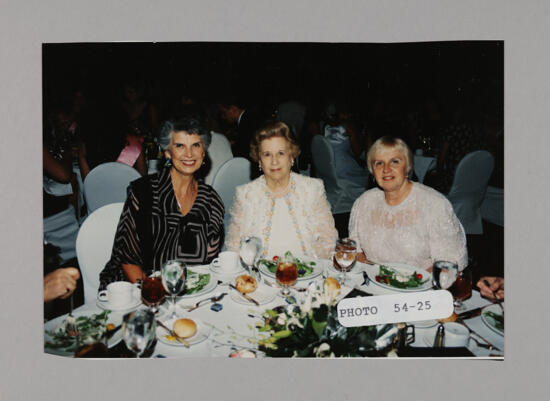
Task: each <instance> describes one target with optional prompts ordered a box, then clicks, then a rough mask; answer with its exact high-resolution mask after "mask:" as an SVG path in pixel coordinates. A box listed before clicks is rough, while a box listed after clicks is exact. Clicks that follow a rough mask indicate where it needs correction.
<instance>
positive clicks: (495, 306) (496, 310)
mask: <svg viewBox="0 0 550 401" xmlns="http://www.w3.org/2000/svg"><path fill="white" fill-rule="evenodd" d="M485 312H493V313H496V314H497V315H502V309H500V306H498V304H492V305H489V306H486V307H485V308H483V310H482V311H481V320H482V321H483V323H485V324H486V325H487V327H489V328H490V329H491V330H493V331H494V332H495V333H497V334H500V335H501V336H503V335H504V330H502V329H499V328H497V327H496V322H495V319H493V318H492V317H490V316H485Z"/></svg>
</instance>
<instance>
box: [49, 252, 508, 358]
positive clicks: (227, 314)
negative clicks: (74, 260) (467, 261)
mask: <svg viewBox="0 0 550 401" xmlns="http://www.w3.org/2000/svg"><path fill="white" fill-rule="evenodd" d="M323 263H325V264H328V263H330V262H329V261H328V260H327V261H323ZM193 270H195V271H197V272H203V273H205V272H209V273H211V274H212V278H211V279H213V280H216V281H217V282H218V283H219V281H221V282H222V284H219V285H217V286H216V287H215V288H214V289H213V290H212V291H210V292H209V293H207V294H201V295H199V296H194V297H189V298H184V299H180V300H179V301H178V303H177V305H178V306H177V311H178V317H187V318H190V319H193V320H195V321H198V322H199V325H200V322H202V323H203V325H202V327H208V328H209V337H208V339H207V340H205V341H202V342H200V343H197V344H193V345H191V346H190V347H189V348H186V347H183V346H181V345H168V344H165V343H163V342H161V341H157V343H156V346H155V349H154V351H153V353H152V357H158V358H163V357H166V358H186V357H228V356H229V354H231V353H232V352H233V351H235V350H242V349H247V348H251V349H254V348H255V344H254V343H251V342H250V341H248V338H249V337H254V336H255V335H256V334H257V330H256V328H255V323H256V322H259V321H260V319H261V315H262V314H263V312H264V311H265V310H266V309H272V308H274V307H277V306H280V305H285V304H286V303H285V300H284V298H283V297H282V296H280V295H279V293H278V292H279V289H278V288H273V287H268V286H265V284H262V285H264V286H265V287H264V288H262V291H263V292H264V293H266V294H272V295H274V298H273V300H272V301H270V302H268V303H266V304H262V305H260V306H256V305H254V304H252V303H250V304H248V303H246V302H245V303H246V304H244V303H240V302H237V301H236V300H237V299H239V296H238V295H236V294H235V293H234V294H231V293H230V291H234V290H231V289H229V287H228V286H227V285H225V284H224V283H227V282H229V281H233V279H234V277H235V274H233V275H218V274H215V273H213V272H212V271H211V270H210V269H209V267H208V266H201V267H196V266H194V267H193ZM361 270H362V269H361V267H360V266H359V267H358V266H356V267H355V268H354V271H352V272H350V273H348V278H350V284H349V285H350V286H349V287H347V286H345V287H343V288H342V293H341V294H340V296H341V297H344V296H345V295H346V294H347V293H349V292H350V291H352V290H353V288H352V287H351V285H352V284H353V287H354V288H356V289H360V290H362V291H364V292H367V293H370V294H372V295H374V296H376V295H385V294H392V293H395V292H392V291H391V290H388V289H386V288H383V287H381V286H379V285H377V284H375V283H374V282H372V281H371V282H370V283H368V285H361V282H362V281H363V276H362V275H361V274H360V273H361ZM325 275H327V270H326V269H325V270H324V271H323V274H322V275H319V276H318V277H317V278H316V279H315V280H317V281H319V282H320V281H321V280H323V276H325ZM329 275H331V276H332V275H333V274H330V273H329ZM266 278H267V279H268V280H272V278H269V277H265V276H264V279H266ZM218 280H219V281H218ZM311 281H312V280H309V281H307V280H305V281H300V282H298V283H297V286H307V285H308V283H309V282H311ZM222 292H227V293H228V295H226V296H225V297H224V298H223V299H222V300H221V301H220V303H221V304H222V305H223V309H222V310H221V311H219V312H216V311H214V310H212V309H210V306H211V304H210V303H206V304H205V305H204V306H201V307H199V308H198V309H196V310H194V311H192V312H187V311H186V310H185V309H183V308H182V305H193V304H195V303H196V302H197V301H198V300H201V299H206V298H209V297H212V296H213V295H216V294H220V293H222ZM303 294H304V293H303V292H301V293H300V292H294V295H295V298H296V300H297V301H298V303H299V302H300V300H301V299H303V297H304V295H303ZM251 295H254V293H252V294H251ZM241 302H242V301H241ZM167 304H168V302H165V303H164V304H163V305H162V306H161V308H160V311H159V316H158V319H160V320H161V321H162V320H164V319H165V318H167V317H166V316H167V315H168V310H167V307H166V305H167ZM490 304H491V302H489V301H488V300H486V299H484V298H482V297H481V296H480V295H479V292H478V291H475V290H474V291H472V296H471V297H470V298H469V299H468V300H466V301H464V304H463V305H462V307H461V309H460V310H457V313H458V312H464V311H468V310H471V309H474V308H478V307H484V306H486V305H490ZM98 305H99V304H98V303H88V304H84V305H82V306H81V307H79V308H78V309H76V310H75V311H74V314H75V316H78V315H79V314H84V315H90V314H94V313H99V312H101V311H102V309H101V308H100V307H99V306H98ZM139 307H140V308H145V306H143V305H140V306H139ZM125 313H128V311H123V312H114V311H112V312H111V314H110V320H111V321H113V322H115V323H120V322H121V321H122V318H123V315H124V314H125ZM65 318H66V315H64V316H60V317H58V318H56V319H53V320H51V321H49V322H46V323H45V329H46V330H52V329H55V328H56V327H59V326H60V325H61V324H62V323H63V321H64V320H65ZM465 322H466V323H467V324H468V326H469V327H470V328H471V329H472V330H473V331H475V332H477V333H478V334H479V335H481V336H483V338H485V339H486V340H487V341H488V342H490V343H491V344H492V345H493V346H494V347H496V348H498V350H495V349H493V350H488V349H485V348H481V347H478V346H477V345H476V344H475V342H473V341H471V342H470V345H469V347H468V349H469V350H470V351H471V352H472V354H473V355H475V356H476V357H488V356H491V357H496V358H502V357H503V355H504V354H503V351H504V337H503V336H501V335H499V334H497V333H495V332H494V331H493V330H491V329H490V328H489V327H488V326H486V325H485V323H484V322H482V319H481V317H480V316H476V317H474V318H471V319H467V320H465ZM408 324H411V323H408ZM425 326H430V327H425ZM436 327H437V325H436V322H435V321H433V324H431V325H430V324H426V322H423V323H417V324H416V326H415V341H414V342H413V343H412V344H410V346H412V347H428V346H429V345H428V344H429V342H430V340H432V341H433V338H434V336H435V331H436ZM45 339H46V336H45ZM480 341H481V340H480ZM481 342H483V341H481ZM45 352H46V353H52V354H56V353H57V352H56V351H54V350H51V349H45ZM256 354H257V356H259V357H262V356H263V353H262V352H256Z"/></svg>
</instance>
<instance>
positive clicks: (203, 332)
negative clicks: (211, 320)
mask: <svg viewBox="0 0 550 401" xmlns="http://www.w3.org/2000/svg"><path fill="white" fill-rule="evenodd" d="M176 320H178V318H174V319H168V320H164V321H162V323H163V324H164V325H165V326H166V327H174V322H175V321H176ZM193 321H194V322H195V324H196V325H197V332H196V333H195V334H194V335H193V337H189V338H186V339H185V340H186V341H187V342H188V343H189V345H195V344H198V343H200V342H203V341H204V340H206V339H207V338H208V336H209V335H210V326H208V325H206V324H205V323H204V322H203V321H202V320H199V319H193ZM156 334H157V338H158V340H159V341H160V342H161V343H163V344H166V345H173V346H175V347H185V345H184V344H182V343H180V342H179V341H178V340H176V339H174V340H169V339H168V338H167V337H166V336H169V335H170V332H169V331H168V330H166V329H165V328H163V327H161V326H157V329H156Z"/></svg>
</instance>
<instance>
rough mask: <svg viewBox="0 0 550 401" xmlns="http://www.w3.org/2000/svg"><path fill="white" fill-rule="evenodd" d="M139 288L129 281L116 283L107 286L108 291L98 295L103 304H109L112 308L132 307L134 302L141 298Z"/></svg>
mask: <svg viewBox="0 0 550 401" xmlns="http://www.w3.org/2000/svg"><path fill="white" fill-rule="evenodd" d="M139 296H140V291H139V288H138V287H137V286H136V285H134V284H132V283H129V282H128V281H115V282H114V283H111V284H109V285H107V289H106V290H103V291H100V292H99V293H98V294H97V299H99V300H100V301H102V302H109V306H110V307H112V308H122V307H124V306H127V305H130V304H131V303H132V301H133V300H134V299H136V298H139Z"/></svg>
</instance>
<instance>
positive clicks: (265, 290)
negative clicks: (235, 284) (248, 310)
mask: <svg viewBox="0 0 550 401" xmlns="http://www.w3.org/2000/svg"><path fill="white" fill-rule="evenodd" d="M229 295H230V297H231V299H232V300H233V301H235V302H237V303H238V304H242V305H248V306H256V304H255V303H253V302H250V301H249V300H248V299H246V298H244V297H243V296H242V295H241V293H240V292H239V291H237V290H234V289H233V288H230V293H229ZM246 295H248V296H250V298H253V299H254V300H255V301H257V302H258V303H259V304H260V305H265V304H268V303H270V302H271V301H273V300H274V299H275V297H276V296H277V289H276V288H272V287H269V286H267V285H264V284H260V285H259V286H258V288H256V291H254V292H250V293H248V294H246Z"/></svg>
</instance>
